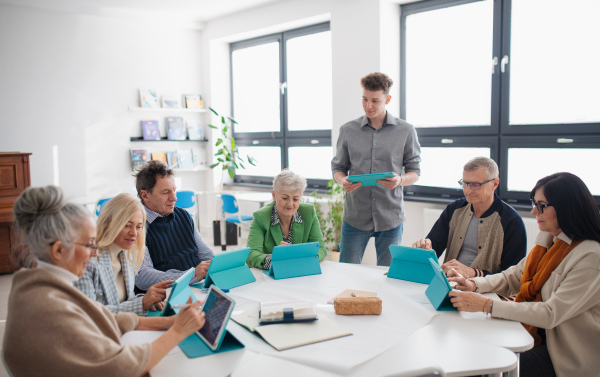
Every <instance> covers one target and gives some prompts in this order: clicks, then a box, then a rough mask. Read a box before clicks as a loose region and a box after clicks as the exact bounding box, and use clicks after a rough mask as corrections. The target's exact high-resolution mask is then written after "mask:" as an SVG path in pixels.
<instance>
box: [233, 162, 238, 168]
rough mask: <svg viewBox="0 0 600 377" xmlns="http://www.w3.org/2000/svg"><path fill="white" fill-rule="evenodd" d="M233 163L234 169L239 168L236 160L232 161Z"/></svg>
mask: <svg viewBox="0 0 600 377" xmlns="http://www.w3.org/2000/svg"><path fill="white" fill-rule="evenodd" d="M233 164H234V165H235V168H236V169H239V168H240V167H239V166H238V164H237V162H235V161H233Z"/></svg>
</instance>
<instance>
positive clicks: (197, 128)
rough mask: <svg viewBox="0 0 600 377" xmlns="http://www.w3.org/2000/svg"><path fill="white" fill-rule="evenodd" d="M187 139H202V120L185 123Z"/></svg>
mask: <svg viewBox="0 0 600 377" xmlns="http://www.w3.org/2000/svg"><path fill="white" fill-rule="evenodd" d="M187 130H188V139H190V140H204V129H203V128H202V122H198V121H192V122H188V124H187Z"/></svg>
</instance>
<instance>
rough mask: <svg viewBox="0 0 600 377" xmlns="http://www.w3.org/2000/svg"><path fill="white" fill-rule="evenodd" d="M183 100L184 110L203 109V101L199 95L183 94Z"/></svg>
mask: <svg viewBox="0 0 600 377" xmlns="http://www.w3.org/2000/svg"><path fill="white" fill-rule="evenodd" d="M183 99H184V104H185V108H186V109H201V108H203V107H204V101H203V100H202V95H200V94H184V95H183Z"/></svg>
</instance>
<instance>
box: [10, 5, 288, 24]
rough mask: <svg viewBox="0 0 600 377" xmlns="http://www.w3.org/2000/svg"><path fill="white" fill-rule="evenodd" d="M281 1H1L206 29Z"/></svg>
mask: <svg viewBox="0 0 600 377" xmlns="http://www.w3.org/2000/svg"><path fill="white" fill-rule="evenodd" d="M278 1H282V0H0V4H5V5H14V6H21V7H31V8H38V9H45V10H52V11H58V12H68V13H75V14H91V15H104V16H111V17H126V18H138V19H147V20H157V21H158V20H160V21H161V22H165V23H170V24H175V25H178V26H182V27H191V28H194V29H203V27H204V23H205V22H207V21H210V20H213V19H215V18H219V17H222V16H226V15H229V14H233V13H237V12H241V11H244V10H247V9H251V8H256V7H259V6H261V5H265V4H269V3H274V2H278Z"/></svg>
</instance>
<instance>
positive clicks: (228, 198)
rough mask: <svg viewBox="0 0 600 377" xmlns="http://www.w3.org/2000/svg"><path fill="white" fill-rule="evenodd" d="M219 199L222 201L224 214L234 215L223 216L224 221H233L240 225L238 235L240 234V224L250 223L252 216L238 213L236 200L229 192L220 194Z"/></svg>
mask: <svg viewBox="0 0 600 377" xmlns="http://www.w3.org/2000/svg"><path fill="white" fill-rule="evenodd" d="M221 200H222V201H223V212H224V213H225V214H232V215H234V216H229V217H227V216H226V217H225V221H226V222H228V223H235V224H239V225H240V237H241V234H242V229H241V228H242V225H243V224H250V223H251V222H252V219H253V218H252V216H245V215H240V208H239V205H238V200H237V199H236V197H235V196H233V195H231V194H222V195H221Z"/></svg>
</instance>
